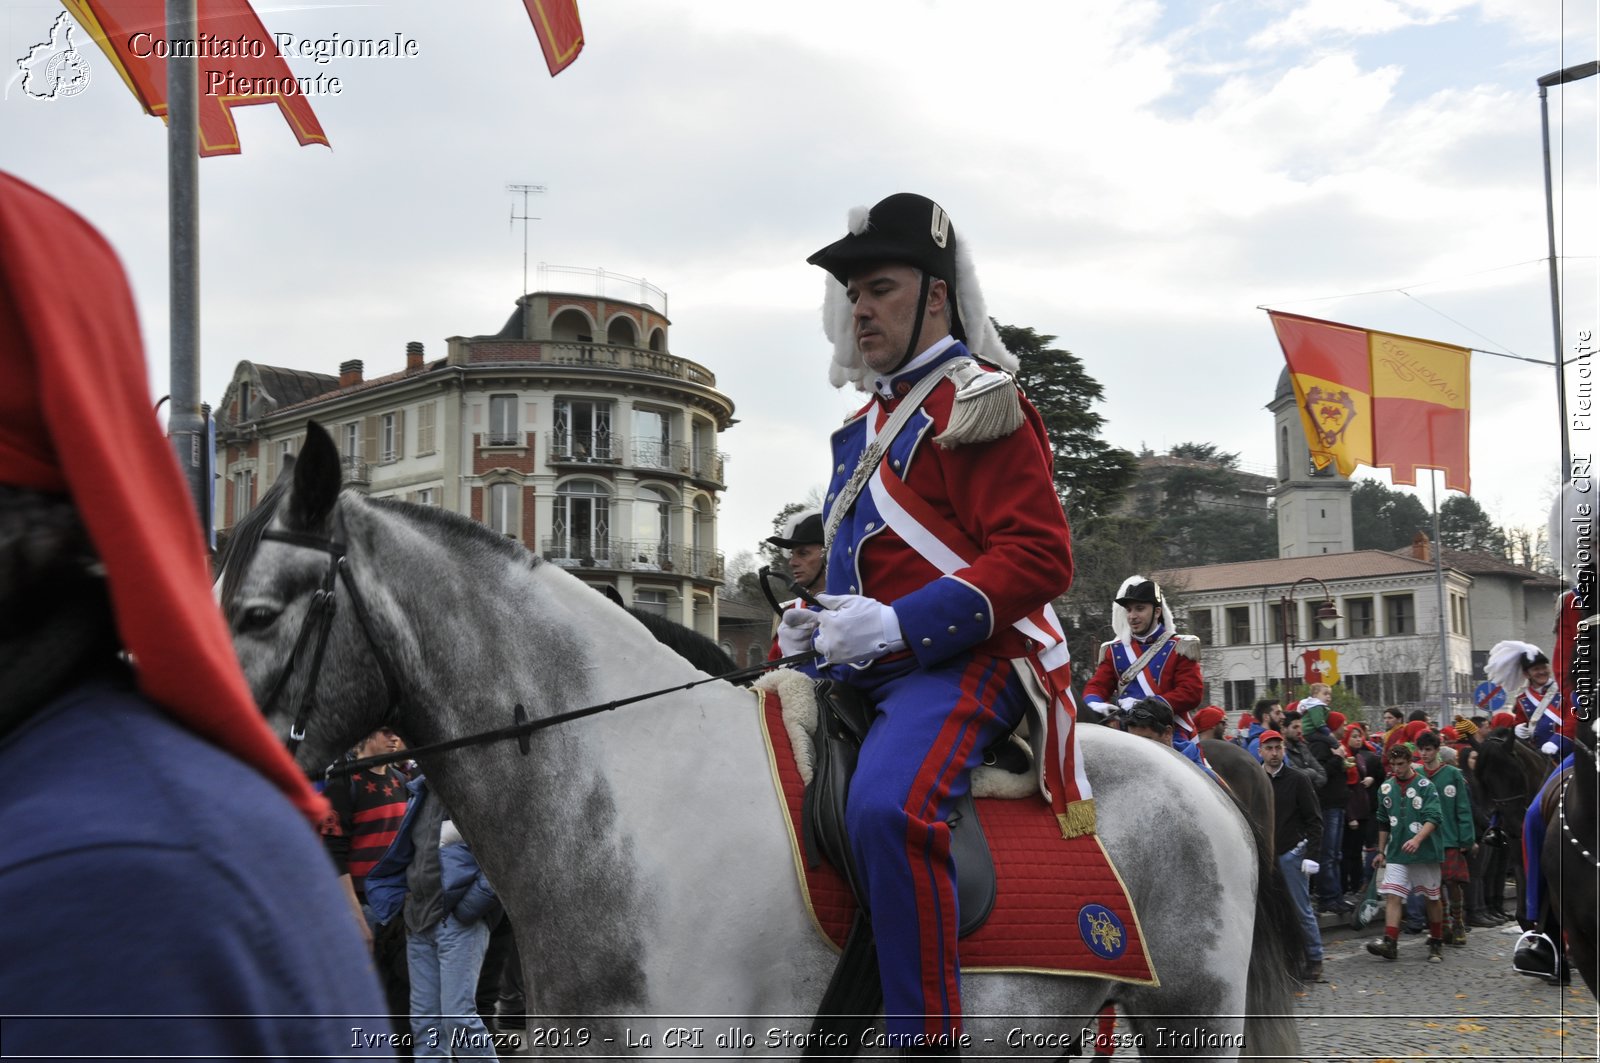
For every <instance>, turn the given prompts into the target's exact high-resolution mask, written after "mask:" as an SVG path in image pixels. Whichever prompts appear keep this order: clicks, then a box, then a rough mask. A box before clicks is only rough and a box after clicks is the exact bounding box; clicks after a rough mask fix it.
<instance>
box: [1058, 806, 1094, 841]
mask: <svg viewBox="0 0 1600 1063" xmlns="http://www.w3.org/2000/svg"><path fill="white" fill-rule="evenodd" d="M1056 822H1057V823H1059V824H1061V836H1062V837H1063V838H1076V837H1079V836H1080V835H1084V834H1093V833H1094V827H1095V821H1094V798H1092V797H1090V798H1086V799H1085V800H1082V801H1074V802H1072V804H1070V805H1068V806H1067V810H1066V811H1065V812H1062V813H1060V814H1058V815H1057V816H1056Z"/></svg>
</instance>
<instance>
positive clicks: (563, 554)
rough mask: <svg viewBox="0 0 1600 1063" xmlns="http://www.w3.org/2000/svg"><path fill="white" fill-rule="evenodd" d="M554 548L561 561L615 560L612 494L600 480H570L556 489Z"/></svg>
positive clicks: (553, 551)
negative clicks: (612, 531)
mask: <svg viewBox="0 0 1600 1063" xmlns="http://www.w3.org/2000/svg"><path fill="white" fill-rule="evenodd" d="M550 549H551V552H552V554H553V555H554V556H555V557H558V558H572V559H574V560H577V561H584V560H595V561H609V560H610V559H611V493H610V492H609V491H608V490H606V485H605V484H603V483H601V482H600V481H598V480H568V481H567V482H566V483H564V484H562V485H561V486H560V487H557V488H556V504H555V518H554V520H553V522H552V524H551V528H550Z"/></svg>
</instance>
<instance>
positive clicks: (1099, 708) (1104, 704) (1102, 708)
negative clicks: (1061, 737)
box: [1084, 698, 1111, 716]
mask: <svg viewBox="0 0 1600 1063" xmlns="http://www.w3.org/2000/svg"><path fill="white" fill-rule="evenodd" d="M1084 704H1085V705H1087V706H1089V707H1090V708H1091V709H1093V710H1094V711H1095V712H1097V713H1099V714H1100V715H1101V716H1104V715H1105V714H1106V713H1108V712H1110V711H1111V703H1110V702H1109V701H1101V700H1100V699H1099V698H1096V699H1095V700H1093V701H1085V702H1084Z"/></svg>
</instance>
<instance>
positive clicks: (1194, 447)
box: [1167, 443, 1239, 469]
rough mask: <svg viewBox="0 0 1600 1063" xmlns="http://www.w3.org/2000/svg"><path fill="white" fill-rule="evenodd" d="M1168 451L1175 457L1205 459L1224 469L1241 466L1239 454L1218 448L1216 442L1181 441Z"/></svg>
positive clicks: (1207, 462)
mask: <svg viewBox="0 0 1600 1063" xmlns="http://www.w3.org/2000/svg"><path fill="white" fill-rule="evenodd" d="M1167 453H1169V454H1171V455H1172V456H1173V457H1174V458H1188V459H1189V460H1191V461H1203V462H1205V463H1206V464H1207V465H1220V466H1221V467H1222V468H1224V469H1237V468H1238V467H1239V455H1238V454H1236V453H1230V452H1229V451H1225V450H1218V449H1217V445H1216V444H1215V443H1179V444H1178V445H1177V446H1175V447H1173V448H1172V449H1171V450H1170V451H1168V452H1167Z"/></svg>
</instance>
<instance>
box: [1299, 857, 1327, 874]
mask: <svg viewBox="0 0 1600 1063" xmlns="http://www.w3.org/2000/svg"><path fill="white" fill-rule="evenodd" d="M1321 870H1322V865H1321V864H1319V863H1317V862H1316V861H1315V860H1302V861H1300V873H1301V874H1302V875H1315V874H1316V873H1317V872H1318V871H1321Z"/></svg>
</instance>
